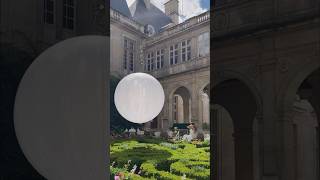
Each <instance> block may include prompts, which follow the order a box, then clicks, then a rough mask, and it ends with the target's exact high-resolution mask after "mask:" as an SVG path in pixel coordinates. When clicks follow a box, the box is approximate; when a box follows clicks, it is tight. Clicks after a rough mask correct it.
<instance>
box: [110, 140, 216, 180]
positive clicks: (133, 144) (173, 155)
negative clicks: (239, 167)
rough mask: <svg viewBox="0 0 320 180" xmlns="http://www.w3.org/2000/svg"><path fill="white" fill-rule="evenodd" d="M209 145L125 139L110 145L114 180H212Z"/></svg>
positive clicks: (202, 142)
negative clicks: (117, 177)
mask: <svg viewBox="0 0 320 180" xmlns="http://www.w3.org/2000/svg"><path fill="white" fill-rule="evenodd" d="M209 146H210V143H209V141H191V142H185V141H171V140H167V139H164V138H154V137H148V138H145V137H144V138H139V137H134V138H123V139H116V140H114V141H113V142H112V143H111V147H110V162H111V167H110V168H111V179H114V177H115V176H125V177H126V178H128V179H135V180H140V179H141V180H143V179H145V180H147V179H149V180H150V179H157V180H181V179H186V180H187V179H197V180H208V179H210V147H209Z"/></svg>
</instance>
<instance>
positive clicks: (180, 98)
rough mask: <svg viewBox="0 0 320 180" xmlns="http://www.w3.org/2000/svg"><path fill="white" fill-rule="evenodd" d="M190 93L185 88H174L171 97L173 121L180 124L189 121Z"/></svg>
mask: <svg viewBox="0 0 320 180" xmlns="http://www.w3.org/2000/svg"><path fill="white" fill-rule="evenodd" d="M191 97H192V96H191V93H190V91H189V90H188V89H187V88H186V87H185V86H180V87H178V88H176V89H175V90H174V91H173V92H172V95H171V99H172V107H171V112H170V113H171V114H172V117H173V120H174V121H176V122H178V123H182V122H190V120H191V114H190V113H191V110H190V108H191Z"/></svg>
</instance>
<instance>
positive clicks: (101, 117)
mask: <svg viewBox="0 0 320 180" xmlns="http://www.w3.org/2000/svg"><path fill="white" fill-rule="evenodd" d="M107 42H108V38H107V37H103V36H83V37H76V38H72V39H68V40H65V41H63V42H60V43H58V44H56V45H54V46H53V47H50V48H48V49H47V50H46V51H45V52H43V53H42V54H41V55H40V56H39V57H38V58H37V59H36V60H35V61H34V62H33V63H32V65H31V66H30V67H29V68H28V70H27V72H26V73H25V74H24V76H23V79H22V81H21V83H20V85H19V89H18V92H17V96H16V100H15V112H14V125H15V131H16V135H17V138H18V141H19V144H20V146H21V148H22V150H23V153H24V154H25V156H26V157H27V159H28V160H29V161H30V163H31V164H32V165H33V167H34V168H35V169H37V170H38V172H39V173H40V174H42V175H43V176H44V177H46V178H47V179H49V180H88V179H94V180H102V179H106V178H107V170H106V169H107V168H106V162H108V161H107V156H106V155H107V145H106V143H107V139H106V134H107V132H106V131H107V117H108V115H107V114H106V111H107V107H106V101H108V100H107V99H106V97H107V72H106V68H107V60H108V54H107V52H106V50H107V49H108V48H109V47H108V43H107Z"/></svg>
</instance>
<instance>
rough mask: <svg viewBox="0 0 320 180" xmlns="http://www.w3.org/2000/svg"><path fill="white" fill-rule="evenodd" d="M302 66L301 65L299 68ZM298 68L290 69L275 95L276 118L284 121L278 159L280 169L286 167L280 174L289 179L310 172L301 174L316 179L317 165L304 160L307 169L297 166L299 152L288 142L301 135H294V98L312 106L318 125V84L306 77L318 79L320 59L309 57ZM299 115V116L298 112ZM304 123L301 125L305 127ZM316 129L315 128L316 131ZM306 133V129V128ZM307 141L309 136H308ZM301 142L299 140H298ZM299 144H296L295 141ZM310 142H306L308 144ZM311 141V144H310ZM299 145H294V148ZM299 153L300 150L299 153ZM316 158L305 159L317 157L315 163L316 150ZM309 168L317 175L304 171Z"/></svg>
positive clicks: (318, 155) (318, 156) (319, 155)
mask: <svg viewBox="0 0 320 180" xmlns="http://www.w3.org/2000/svg"><path fill="white" fill-rule="evenodd" d="M301 67H302V68H301ZM301 67H300V68H297V69H295V70H294V71H292V72H291V76H289V78H288V81H287V82H286V83H283V85H282V86H281V89H280V93H279V96H278V97H277V107H278V108H279V115H280V118H279V120H280V121H286V123H283V126H282V128H283V129H281V130H282V133H283V134H282V138H283V139H282V141H283V144H282V146H283V152H282V153H283V156H284V157H285V158H284V159H283V161H282V163H283V166H284V168H285V169H286V172H287V173H285V174H284V175H283V176H285V177H288V178H291V177H297V176H298V174H297V172H298V170H299V172H300V171H303V172H302V173H301V174H303V175H306V174H308V175H310V177H302V178H304V179H305V178H307V179H318V178H319V171H320V170H319V166H317V167H314V164H313V163H310V162H309V163H307V162H306V161H305V163H304V166H305V167H308V168H307V169H303V168H298V167H297V166H299V164H300V163H301V159H299V162H297V160H296V159H295V158H297V155H298V154H299V153H297V152H298V150H296V151H297V152H296V151H293V152H291V144H295V143H296V141H298V139H299V138H301V137H302V135H301V134H300V135H297V133H299V129H298V128H300V127H299V126H298V127H296V126H297V124H298V125H299V123H297V120H296V118H297V117H296V115H297V113H295V111H296V104H297V101H300V97H301V100H302V99H303V100H304V101H306V102H308V103H309V106H312V107H313V109H314V112H315V117H314V118H317V120H318V124H319V122H320V120H319V105H320V93H319V92H320V90H319V89H320V86H318V83H314V82H312V81H310V79H313V78H314V77H316V78H318V79H319V77H320V61H319V60H318V59H312V60H311V61H308V63H306V64H304V65H303V66H301ZM300 116H301V115H300ZM300 118H301V117H300ZM302 119H305V120H306V117H303V118H302ZM303 123H306V121H300V125H302V124H303ZM305 125H306V124H303V126H305ZM317 131H318V130H317ZM308 132H310V130H309V131H308ZM316 136H317V137H316V139H317V141H316V143H317V146H318V145H319V142H320V141H319V134H318V132H317V135H316ZM308 139H309V140H310V139H311V138H308ZM300 142H301V141H300ZM303 142H309V141H303ZM296 144H299V143H296ZM309 145H310V144H309ZM309 145H308V144H304V147H306V146H309ZM313 145H314V144H311V146H313ZM298 148H301V147H298V146H297V149H298ZM300 154H301V153H300ZM310 154H311V153H306V154H304V156H310ZM316 154H317V157H313V158H309V159H317V161H318V163H319V160H320V154H319V152H317V153H316ZM310 169H315V170H316V171H317V172H316V173H317V176H318V177H316V176H312V173H310V172H308V171H309V170H310ZM289 172H295V173H289Z"/></svg>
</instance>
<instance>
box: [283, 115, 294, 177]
mask: <svg viewBox="0 0 320 180" xmlns="http://www.w3.org/2000/svg"><path fill="white" fill-rule="evenodd" d="M292 113H293V112H292V111H291V110H287V111H285V112H284V113H283V117H282V118H281V120H280V121H279V123H280V127H281V128H280V129H281V136H280V137H281V156H280V160H281V163H280V169H281V177H282V178H281V180H294V178H295V171H296V169H295V167H296V164H295V163H296V162H295V156H296V154H295V153H294V152H295V147H294V128H293V122H292V117H293V114H292Z"/></svg>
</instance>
